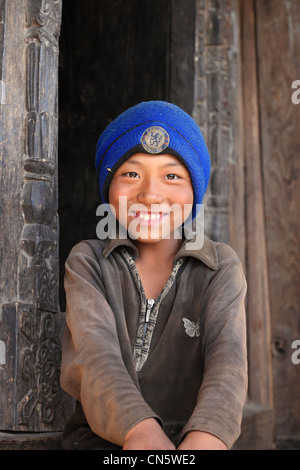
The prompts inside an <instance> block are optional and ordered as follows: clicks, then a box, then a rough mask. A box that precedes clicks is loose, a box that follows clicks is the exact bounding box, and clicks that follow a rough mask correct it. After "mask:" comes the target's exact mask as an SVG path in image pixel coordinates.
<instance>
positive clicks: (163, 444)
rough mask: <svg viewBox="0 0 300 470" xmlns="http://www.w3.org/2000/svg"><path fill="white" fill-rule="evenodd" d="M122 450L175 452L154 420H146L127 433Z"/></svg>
mask: <svg viewBox="0 0 300 470" xmlns="http://www.w3.org/2000/svg"><path fill="white" fill-rule="evenodd" d="M123 450H175V446H174V445H173V443H172V442H171V441H170V439H169V438H168V437H167V436H166V434H165V433H164V432H163V430H162V428H161V426H160V425H159V424H158V422H157V421H156V419H154V418H147V419H144V420H143V421H140V422H139V423H138V424H136V425H135V426H133V428H131V429H130V431H128V433H127V434H126V437H125V441H124V444H123Z"/></svg>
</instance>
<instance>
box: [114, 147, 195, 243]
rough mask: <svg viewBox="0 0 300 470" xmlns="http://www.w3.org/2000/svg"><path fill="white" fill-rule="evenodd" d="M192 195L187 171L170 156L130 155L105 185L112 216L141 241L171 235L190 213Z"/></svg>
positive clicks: (150, 240) (165, 237) (151, 240)
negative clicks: (106, 185) (111, 207)
mask: <svg viewBox="0 0 300 470" xmlns="http://www.w3.org/2000/svg"><path fill="white" fill-rule="evenodd" d="M193 197H194V195H193V188H192V183H191V178H190V175H189V172H188V170H187V169H186V167H185V166H184V165H183V164H182V163H181V162H180V161H179V160H178V159H177V158H176V157H173V156H172V155H148V154H145V153H137V154H135V155H133V156H132V157H130V158H129V159H128V160H127V161H126V162H125V163H123V165H122V166H121V167H120V168H119V169H118V170H117V171H116V173H115V175H114V177H113V179H112V182H111V184H110V187H109V204H111V205H112V206H113V207H114V209H115V211H116V218H117V219H118V221H119V222H120V223H121V224H122V225H123V226H125V227H126V228H127V230H128V232H129V233H130V234H131V235H132V236H133V238H135V239H138V240H140V241H143V242H155V241H159V240H162V239H167V238H172V235H173V233H174V231H175V230H176V229H177V228H179V227H180V226H181V225H182V223H183V222H184V221H185V220H186V219H187V217H188V216H189V215H190V213H191V210H192V205H193Z"/></svg>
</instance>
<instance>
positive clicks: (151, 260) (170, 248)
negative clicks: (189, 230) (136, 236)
mask: <svg viewBox="0 0 300 470" xmlns="http://www.w3.org/2000/svg"><path fill="white" fill-rule="evenodd" d="M182 242H183V240H182V239H175V238H172V239H168V240H161V241H159V242H157V243H143V242H141V241H139V240H136V241H135V245H136V247H137V249H138V252H139V257H138V259H139V261H143V262H144V263H147V264H155V263H157V262H158V261H159V263H164V264H172V263H173V258H174V256H175V255H176V253H177V252H178V250H179V248H180V246H181V245H182Z"/></svg>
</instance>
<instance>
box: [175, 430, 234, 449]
mask: <svg viewBox="0 0 300 470" xmlns="http://www.w3.org/2000/svg"><path fill="white" fill-rule="evenodd" d="M177 449H178V450H228V448H227V447H226V445H225V444H224V442H223V441H221V439H219V438H217V437H216V436H213V435H212V434H209V433H208V432H203V431H190V432H189V433H188V434H187V435H186V436H185V438H184V439H183V441H182V442H181V444H180V445H179V446H178V447H177Z"/></svg>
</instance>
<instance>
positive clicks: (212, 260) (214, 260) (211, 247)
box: [103, 236, 218, 271]
mask: <svg viewBox="0 0 300 470" xmlns="http://www.w3.org/2000/svg"><path fill="white" fill-rule="evenodd" d="M201 241H202V240H201ZM119 246H125V247H126V248H127V249H129V251H130V252H131V255H132V257H133V259H134V260H136V259H137V257H138V249H137V247H136V246H135V244H134V243H133V241H132V240H131V239H130V238H128V237H127V238H118V237H116V238H114V239H108V241H107V244H106V246H105V248H104V250H103V256H104V257H105V258H107V257H108V256H109V255H110V254H111V253H112V252H113V251H114V250H115V249H116V248H118V247H119ZM186 257H193V258H196V259H198V260H199V261H202V263H204V264H205V265H206V266H208V267H209V268H211V269H213V270H214V271H215V270H217V268H218V257H217V251H216V247H215V244H214V243H213V242H212V241H211V240H209V239H208V238H206V237H204V240H203V242H202V243H200V240H199V238H197V236H195V237H194V238H193V239H192V240H185V241H184V242H183V244H182V245H181V247H180V249H179V250H178V252H177V253H176V255H175V257H174V260H173V263H174V264H175V263H176V261H178V259H179V258H186Z"/></svg>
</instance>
